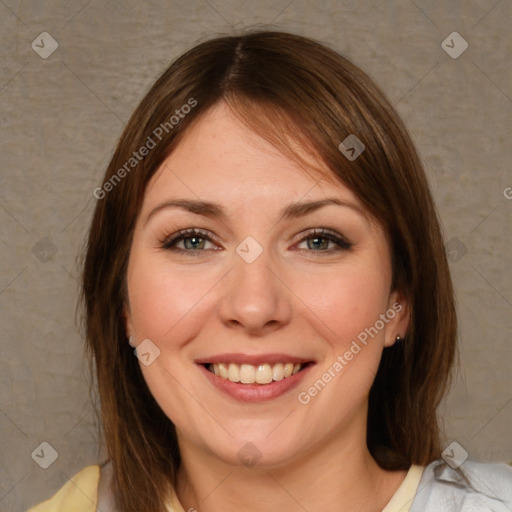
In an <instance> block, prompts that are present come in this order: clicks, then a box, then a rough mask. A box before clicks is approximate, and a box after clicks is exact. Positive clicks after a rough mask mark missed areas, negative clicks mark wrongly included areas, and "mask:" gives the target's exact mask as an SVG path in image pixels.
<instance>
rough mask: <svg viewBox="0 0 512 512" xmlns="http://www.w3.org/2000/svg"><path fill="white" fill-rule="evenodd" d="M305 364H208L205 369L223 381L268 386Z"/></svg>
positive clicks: (293, 372) (287, 376)
mask: <svg viewBox="0 0 512 512" xmlns="http://www.w3.org/2000/svg"><path fill="white" fill-rule="evenodd" d="M306 366H307V364H301V363H275V364H268V363H261V364H257V365H253V364H237V363H213V364H212V363H210V364H205V367H206V369H207V370H208V371H210V372H211V373H214V374H215V375H217V377H220V378H222V379H224V380H229V381H231V382H235V383H241V384H270V383H271V382H278V381H281V380H283V379H287V378H289V377H291V376H292V375H295V374H296V373H298V372H300V371H301V370H303V369H304V368H305V367H306Z"/></svg>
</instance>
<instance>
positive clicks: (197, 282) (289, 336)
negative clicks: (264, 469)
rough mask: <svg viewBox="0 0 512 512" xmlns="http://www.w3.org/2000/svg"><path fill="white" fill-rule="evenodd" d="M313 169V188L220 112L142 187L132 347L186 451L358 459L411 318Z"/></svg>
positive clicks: (384, 249) (365, 236)
mask: <svg viewBox="0 0 512 512" xmlns="http://www.w3.org/2000/svg"><path fill="white" fill-rule="evenodd" d="M333 144H337V141H333ZM314 163H315V164H316V165H317V166H320V167H323V168H325V169H326V174H325V178H324V179H321V178H318V177H313V175H311V176H310V175H308V174H307V173H305V172H304V171H303V170H302V169H301V168H300V167H299V166H298V164H297V163H296V162H295V161H292V160H290V159H289V158H288V157H285V156H284V155H283V154H281V153H279V152H278V151H277V150H276V149H275V148H274V147H273V146H271V145H270V144H269V143H268V142H266V141H264V140H263V139H262V138H260V137H259V136H257V135H256V134H254V133H253V132H251V131H250V130H249V129H248V128H246V127H245V126H244V125H243V124H241V123H240V121H238V120H237V118H236V117H235V116H234V115H233V114H232V113H231V112H230V111H229V110H228V109H227V107H225V105H224V104H222V103H220V104H218V105H217V106H216V107H214V108H213V109H212V110H210V111H209V112H208V113H207V114H205V115H204V116H203V117H202V119H201V120H200V121H199V122H198V123H197V124H196V125H195V126H194V127H193V128H191V129H190V131H188V133H187V134H186V135H185V137H184V138H183V140H182V141H181V142H180V144H179V145H178V147H177V148H176V150H175V151H174V152H173V153H172V154H171V155H170V156H169V157H168V158H167V160H166V161H165V162H164V163H163V165H162V166H161V168H160V169H159V170H158V172H157V173H156V174H155V176H154V177H153V178H152V180H151V182H150V184H149V186H148V187H147V190H146V193H145V198H144V203H143V206H142V210H141V213H140V216H139V218H138V220H137V224H136V228H135V233H134V239H133V245H132V249H131V254H130V260H129V266H128V274H127V279H128V298H129V305H127V308H126V315H127V334H128V335H132V336H133V337H134V338H135V343H136V344H141V343H142V345H140V347H139V350H138V356H139V359H140V362H139V364H140V365H141V370H142V372H143V375H144V378H145V380H146V382H147V385H148V386H149V389H150V390H151V393H152V394H153V396H154V397H155V399H156V401H157V402H158V404H159V405H160V407H161V408H162V410H163V411H164V412H165V414H166V415H167V416H168V417H169V419H170V420H172V422H173V423H174V424H175V425H176V428H177V432H178V438H179V441H180V446H181V447H182V448H183V447H187V446H188V447H190V449H194V450H196V451H197V450H199V451H201V452H202V453H204V454H207V455H208V456H214V457H216V458H218V459H222V460H223V461H225V462H227V463H230V464H242V463H245V464H254V463H256V462H258V463H259V464H264V465H272V464H282V463H285V462H287V461H291V460H293V459H294V458H297V457H301V456H304V455H306V454H307V453H308V452H309V453H311V451H312V450H318V449H319V447H321V446H324V447H325V446H328V445H331V443H333V442H336V441H339V440H340V439H344V440H345V441H346V442H349V441H350V443H351V445H352V443H355V446H359V447H360V448H361V449H362V448H363V447H364V445H365V436H366V414H367V406H368V404H367V398H368V393H369V390H370V387H371V385H372V382H373V380H374V377H375V374H376V372H377V368H378V365H379V361H380V357H381V353H382V350H383V348H384V347H385V346H387V345H390V344H392V343H393V342H394V339H395V338H396V336H397V335H398V334H402V335H403V334H404V332H405V330H406V327H407V314H406V313H407V308H406V307H405V305H404V304H403V303H399V304H397V302H399V301H400V297H398V296H397V295H396V294H395V293H394V292H391V290H390V286H391V277H392V276H391V263H390V249H389V245H388V242H387V239H386V236H385V234H384V232H383V230H382V229H381V227H380V226H379V225H378V224H377V223H375V222H373V221H372V220H371V219H370V218H369V217H368V216H367V214H366V213H365V211H364V210H363V208H362V205H361V203H360V202H359V201H358V199H357V198H356V197H355V196H354V194H353V193H351V192H350V190H349V189H347V188H346V187H345V186H343V185H342V184H340V183H339V182H335V181H334V180H332V178H330V177H329V176H330V175H329V171H328V170H327V168H326V167H325V165H324V164H322V163H321V162H319V161H316V162H314ZM182 230H194V231H197V233H194V232H192V233H191V232H190V231H189V232H185V233H184V234H182V235H183V236H178V233H179V232H180V231H182ZM299 369H300V370H299ZM297 370H299V371H297ZM213 372H215V373H217V374H218V375H216V374H215V373H213ZM240 379H241V381H242V382H236V381H239V380H240ZM347 446H348V445H347Z"/></svg>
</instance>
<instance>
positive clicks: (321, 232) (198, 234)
mask: <svg viewBox="0 0 512 512" xmlns="http://www.w3.org/2000/svg"><path fill="white" fill-rule="evenodd" d="M188 238H201V239H202V240H206V241H208V242H212V243H215V239H214V237H212V236H211V235H210V234H209V233H208V232H207V231H202V230H197V229H194V228H189V229H183V230H181V231H178V232H177V233H175V234H174V235H171V236H168V237H165V238H164V239H163V240H162V241H161V242H160V245H161V248H162V249H167V250H171V251H175V252H179V253H182V254H184V253H187V254H191V253H193V254H194V256H199V254H200V253H202V252H204V251H205V250H208V249H202V250H201V249H200V250H193V249H192V250H189V249H181V248H178V247H176V244H177V243H178V242H181V241H182V240H186V239H188ZM314 238H324V239H325V240H329V241H330V242H333V243H335V244H336V245H337V246H338V248H336V249H334V250H333V249H327V250H320V251H314V250H309V249H298V250H301V251H307V252H310V253H317V254H318V253H320V254H322V253H327V254H331V253H332V252H335V251H336V252H337V251H342V250H345V251H348V250H350V249H351V248H352V247H353V245H354V244H353V243H351V242H349V241H348V240H347V239H345V238H344V237H341V236H338V235H335V234H333V233H330V232H328V231H326V230H325V229H324V228H320V229H313V230H312V231H309V232H307V233H303V234H302V235H301V236H300V237H299V241H298V243H299V244H300V243H302V242H304V241H306V240H309V239H314ZM210 250H211V249H210Z"/></svg>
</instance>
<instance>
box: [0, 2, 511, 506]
mask: <svg viewBox="0 0 512 512" xmlns="http://www.w3.org/2000/svg"><path fill="white" fill-rule="evenodd" d="M511 21H512V20H511V2H510V1H508V0H501V1H496V0H466V1H463V2H457V1H453V2H451V1H450V2H445V1H435V0H415V1H414V2H413V1H410V0H396V1H378V0H377V1H375V0H372V1H368V0H362V1H357V0H351V1H347V2H343V1H329V0H325V1H313V0H272V1H271V0H263V1H259V2H256V1H252V2H251V1H240V2H236V1H234V0H233V1H231V0H208V1H206V0H186V1H181V0H180V1H176V2H166V1H164V0H145V1H141V2H136V1H135V0H118V1H113V0H111V1H108V2H102V1H100V0H90V1H86V0H81V1H64V0H60V1H59V0H54V1H50V0H48V1H45V0H41V1H32V2H28V1H19V0H0V34H1V41H2V45H1V48H0V55H1V58H2V64H1V66H0V104H1V107H0V108H1V132H0V137H1V139H0V140H1V146H2V147H1V159H2V163H1V175H0V222H1V231H0V244H1V248H2V249H1V250H2V253H1V268H0V315H1V330H0V333H1V341H2V356H1V365H0V379H1V384H2V385H1V388H0V433H1V439H2V449H1V455H0V509H1V510H5V511H10V510H16V511H18V510H23V509H24V508H26V507H28V506H29V505H32V504H34V503H36V502H39V501H41V500H42V499H45V498H48V497H49V496H50V495H51V494H53V493H54V492H55V491H56V490H57V489H58V488H59V487H60V486H61V485H63V484H64V483H65V482H66V481H67V480H68V478H69V477H71V476H72V475H74V474H75V473H76V472H77V471H79V470H80V469H82V468H83V467H84V466H86V465H88V464H93V463H96V462H98V461H99V460H100V456H101V454H98V450H97V439H96V433H95V427H94V420H93V416H92V406H91V402H90V401H89V397H88V390H87V382H88V381H87V372H86V370H85V369H84V365H83V359H82V347H83V343H82V339H81V336H80V334H79V330H78V329H77V327H76V324H75V302H76V294H77V290H78V284H77V279H78V277H77V276H78V268H77V264H76V257H77V255H78V254H79V252H80V250H81V246H82V243H83V239H84V236H85V233H86V227H87V225H88V223H89V220H90V217H91V212H92V207H93V205H94V201H93V197H92V191H93V189H94V188H95V187H96V186H98V184H99V183H100V178H101V176H102V174H103V172H104V169H105V166H106V165H107V163H108V161H109V158H110V156H111V154H112V151H113V148H114V145H115V143H116V140H117V138H118V136H119V135H120V132H121V130H122V128H123V125H124V123H125V122H126V121H127V119H128V117H129V115H130V113H131V111H132V110H133V109H134V108H135V106H136V104H137V103H138V101H139V100H140V99H141V98H142V96H143V94H144V93H145V91H146V90H147V88H148V87H149V86H150V84H151V83H152V81H153V80H154V79H155V77H156V76H157V75H158V74H159V73H160V72H161V71H162V70H163V69H164V68H165V67H166V66H167V65H168V64H169V62H170V61H171V60H172V59H174V58H175V57H176V56H178V55H179V54H181V53H182V52H183V51H185V50H186V49H188V48H190V47H191V46H192V45H193V44H195V43H197V42H199V41H201V40H204V39H206V38H208V37H210V36H212V35H215V34H218V33H231V32H232V30H233V28H237V29H238V28H242V27H247V26H254V25H261V26H264V27H272V28H276V29H283V30H288V31H293V32H296V33H298V34H303V35H306V36H311V37H315V38H318V39H320V40H322V41H325V42H327V43H329V44H330V45H331V46H333V47H334V48H336V49H337V50H338V51H340V52H342V53H343V54H345V55H346V56H348V57H349V58H350V59H351V60H353V61H354V62H355V63H356V64H358V65H359V66H361V67H362V68H363V69H364V70H366V71H367V72H368V73H369V74H370V75H371V76H372V77H373V78H374V79H375V80H376V81H377V83H379V84H380V85H381V87H382V88H383V89H384V91H385V92H386V93H387V94H388V96H389V97H390V99H391V101H392V103H393V104H394V105H395V106H396V107H397V109H398V111H399V112H400V114H401V115H402V116H403V118H404V119H405V121H406V123H407V125H408V127H409V129H410V131H411V133H412V135H413V138H414V140H415V141H416V143H417V145H418V148H419V150H420V153H421V155H422V158H423V160H424V163H425V166H426V168H427V172H428V175H429V178H430V182H431V185H432V189H433V193H434V195H435V199H436V201H437V204H438V208H439V211H440V215H441V218H442V222H443V228H444V232H445V236H446V240H447V241H448V253H449V257H450V261H451V262H450V265H451V269H452V272H453V278H454V281H455V285H456V291H457V296H458V305H459V314H460V327H461V334H460V337H461V359H460V367H459V371H458V377H457V379H456V382H455V386H454V388H453V390H452V391H451V393H450V395H449V396H448V398H447V400H446V402H445V403H444V404H443V407H442V410H441V413H442V415H443V417H444V421H445V425H446V432H447V437H446V444H448V443H450V442H452V441H457V442H458V443H459V444H460V445H461V446H462V447H463V448H464V449H465V450H467V452H469V455H470V457H472V458H477V459H482V460H496V461H498V460H499V461H511V460H512V446H511V442H510V432H511V431H512V389H511V388H512V386H511V383H512V379H511V371H510V370H511V365H510V363H511V359H512V358H511V356H512V343H511V339H512V336H511V334H512V328H511V321H510V319H511V302H512V273H511V272H510V261H511V258H510V253H511V249H512V245H511V236H510V221H511V217H512V200H510V199H507V197H506V196H508V197H509V198H510V197H512V189H508V188H507V187H512V173H511V171H510V162H511V158H510V157H511V145H510V143H509V137H510V128H511V122H510V121H511V115H510V114H511V111H512V101H511V98H512V80H511V72H510V64H511V62H510V56H511V36H510V25H511ZM43 31H46V32H48V33H50V34H51V36H52V37H53V38H54V39H55V40H56V41H57V42H58V45H59V46H58V49H57V50H56V51H55V52H54V53H53V54H52V55H51V56H49V57H48V58H46V59H43V58H42V57H40V56H39V54H38V53H36V51H34V49H33V48H32V47H31V43H32V41H34V40H35V42H36V43H38V42H39V45H41V43H40V40H41V38H40V37H39V38H38V36H39V34H40V33H41V32H43ZM453 31H457V32H458V33H459V34H460V35H461V36H462V37H463V38H464V39H465V40H466V41H467V42H468V44H469V47H468V49H467V50H466V51H465V52H464V53H463V54H462V55H460V56H459V57H458V58H456V59H455V58H452V57H450V56H449V55H448V54H447V53H446V52H445V51H444V50H443V48H442V47H441V43H442V41H443V40H445V39H446V38H447V36H448V35H449V34H450V33H452V32H453ZM450 44H451V43H450ZM47 45H48V41H47V43H46V45H45V47H46V48H48V46H47ZM457 48H458V47H457ZM507 190H508V191H509V192H507ZM43 441H46V442H48V443H49V444H50V445H51V446H52V447H53V448H54V449H55V450H56V451H57V453H58V458H57V460H55V462H54V463H53V464H51V465H50V466H49V467H48V469H42V468H41V467H40V466H39V465H38V464H37V463H36V461H35V460H34V459H37V457H35V456H34V459H33V458H32V457H31V454H32V452H33V451H34V450H35V449H36V447H38V445H39V444H40V443H41V442H43ZM457 449H458V450H459V451H460V450H461V449H460V448H457ZM36 453H40V451H39V452H36ZM48 454H49V450H48V449H46V452H45V457H46V458H47V457H49V455H48ZM41 460H42V459H41V458H40V459H39V461H41ZM48 460H49V459H46V461H47V462H48Z"/></svg>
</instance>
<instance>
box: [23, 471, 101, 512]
mask: <svg viewBox="0 0 512 512" xmlns="http://www.w3.org/2000/svg"><path fill="white" fill-rule="evenodd" d="M99 479H100V466H99V465H93V466H86V467H85V468H84V469H82V470H81V471H79V472H78V473H77V474H76V475H75V476H73V477H72V478H71V479H70V480H69V481H68V482H66V484H64V485H63V486H62V487H61V488H60V489H59V490H58V491H57V492H56V493H55V494H54V495H53V497H51V498H50V499H49V500H46V501H44V502H43V503H39V505H36V506H34V507H32V508H30V509H29V510H27V512H69V511H70V510H73V512H96V502H97V493H98V482H99Z"/></svg>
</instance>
